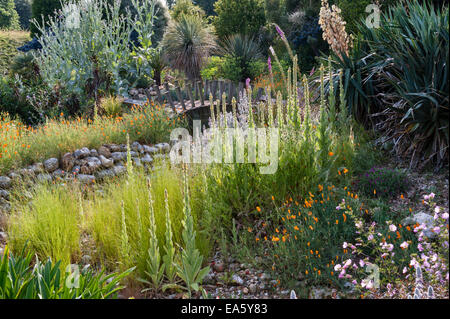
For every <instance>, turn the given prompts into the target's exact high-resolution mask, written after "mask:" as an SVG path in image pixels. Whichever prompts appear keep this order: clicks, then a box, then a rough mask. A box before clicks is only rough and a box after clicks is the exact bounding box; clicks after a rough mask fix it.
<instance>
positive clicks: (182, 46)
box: [161, 15, 216, 80]
mask: <svg viewBox="0 0 450 319" xmlns="http://www.w3.org/2000/svg"><path fill="white" fill-rule="evenodd" d="M161 45H162V50H163V52H164V55H165V58H166V60H167V62H168V63H169V65H170V66H171V67H172V68H174V69H177V70H179V71H182V72H184V73H185V74H186V76H187V77H188V78H189V79H190V80H194V79H199V78H200V70H201V67H202V66H203V65H204V63H205V62H206V59H207V58H208V56H209V54H210V53H211V51H212V50H213V49H214V48H215V46H216V43H215V36H214V35H213V32H212V28H211V27H210V26H209V25H207V24H205V23H204V21H203V20H202V19H201V18H200V17H198V16H195V15H182V16H181V18H180V20H179V21H171V22H170V24H169V26H168V29H167V32H166V33H165V35H164V39H163V41H162V44H161Z"/></svg>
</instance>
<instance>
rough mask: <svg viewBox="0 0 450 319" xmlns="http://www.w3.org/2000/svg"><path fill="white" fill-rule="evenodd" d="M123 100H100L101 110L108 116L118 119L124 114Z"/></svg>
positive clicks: (115, 98)
mask: <svg viewBox="0 0 450 319" xmlns="http://www.w3.org/2000/svg"><path fill="white" fill-rule="evenodd" d="M122 105H123V98H120V97H117V96H110V97H105V98H102V99H101V100H100V108H101V110H102V111H103V112H104V113H105V115H106V116H110V117H114V118H115V117H117V116H120V115H121V114H122Z"/></svg>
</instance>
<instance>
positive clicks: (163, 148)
mask: <svg viewBox="0 0 450 319" xmlns="http://www.w3.org/2000/svg"><path fill="white" fill-rule="evenodd" d="M169 152H170V144H169V143H158V144H155V145H153V146H151V145H145V144H140V143H139V142H133V143H132V144H131V145H130V155H131V159H132V162H133V164H134V165H136V166H144V167H149V166H151V165H152V164H153V162H154V160H155V159H157V158H167V156H168V153H169ZM126 161H127V145H125V144H104V145H102V146H100V147H99V148H98V149H89V148H87V147H82V148H79V149H76V150H75V151H73V152H72V153H70V152H68V153H65V154H64V155H62V156H61V158H59V159H58V158H56V157H51V158H48V159H47V160H45V161H43V162H42V163H40V162H38V163H34V164H32V165H29V166H27V167H24V168H19V169H15V170H12V171H10V172H9V173H8V174H6V175H4V176H0V212H2V211H9V210H10V209H11V208H10V207H11V206H10V204H9V198H10V193H9V192H10V189H11V187H12V186H13V185H14V184H22V183H23V182H24V181H27V182H30V183H33V182H34V181H38V182H52V181H54V180H62V181H64V180H74V179H77V180H78V181H79V182H80V183H83V184H91V183H93V182H96V181H97V180H100V181H101V180H103V179H107V178H112V177H115V176H119V175H122V174H125V173H126V171H127V169H126V167H125V165H124V163H125V162H126Z"/></svg>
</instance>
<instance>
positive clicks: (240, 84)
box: [237, 82, 244, 102]
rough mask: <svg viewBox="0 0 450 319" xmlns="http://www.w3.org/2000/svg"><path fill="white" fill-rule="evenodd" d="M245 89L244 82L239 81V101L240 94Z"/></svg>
mask: <svg viewBox="0 0 450 319" xmlns="http://www.w3.org/2000/svg"><path fill="white" fill-rule="evenodd" d="M242 91H244V83H242V82H239V85H238V92H237V101H238V102H239V95H240V94H241V93H242Z"/></svg>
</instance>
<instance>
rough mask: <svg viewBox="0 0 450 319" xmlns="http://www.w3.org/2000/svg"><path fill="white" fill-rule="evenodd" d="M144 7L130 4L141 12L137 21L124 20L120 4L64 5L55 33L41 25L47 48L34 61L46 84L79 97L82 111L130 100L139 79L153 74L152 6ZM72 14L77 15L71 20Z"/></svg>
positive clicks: (51, 21) (147, 0)
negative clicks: (105, 101) (90, 104)
mask: <svg viewBox="0 0 450 319" xmlns="http://www.w3.org/2000/svg"><path fill="white" fill-rule="evenodd" d="M145 3H146V5H143V4H142V3H140V2H139V3H138V2H134V1H133V2H132V4H133V6H138V8H137V9H136V14H135V17H132V16H131V14H128V15H126V16H122V15H121V14H120V3H119V2H117V1H115V2H114V3H113V5H112V6H108V3H107V2H105V1H103V0H93V1H86V2H81V3H77V2H75V1H70V2H67V3H66V4H64V6H63V8H62V14H61V15H60V16H58V17H57V18H50V19H49V25H50V27H51V29H52V33H48V32H43V31H44V28H45V27H44V26H43V25H38V30H40V31H41V33H42V34H41V36H40V38H39V41H40V42H41V43H43V44H44V46H43V48H42V50H41V51H40V52H39V53H35V58H36V62H37V64H38V66H39V69H40V73H41V76H42V78H43V80H44V82H45V83H46V84H47V85H48V86H49V87H51V88H53V87H55V86H58V87H61V88H63V89H64V91H65V93H66V94H69V95H75V96H77V98H78V100H79V101H80V103H81V104H82V105H83V104H85V103H86V101H88V100H90V99H93V100H94V101H95V102H96V103H97V104H98V102H99V98H100V97H101V96H103V95H108V94H122V95H126V94H127V88H128V86H129V85H130V84H132V82H134V80H135V79H137V78H138V77H139V76H140V75H141V74H143V73H144V74H150V73H151V70H149V65H148V55H149V54H150V53H151V48H150V47H151V34H152V19H153V8H154V7H153V4H154V1H152V0H145ZM72 12H78V13H79V14H77V15H76V18H73V15H74V13H72ZM77 25H78V27H76V26H77ZM133 29H134V30H135V32H137V35H138V36H137V39H138V40H139V42H140V43H141V46H140V47H139V48H136V50H135V51H131V50H130V48H129V37H130V35H131V33H132V30H133Z"/></svg>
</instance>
